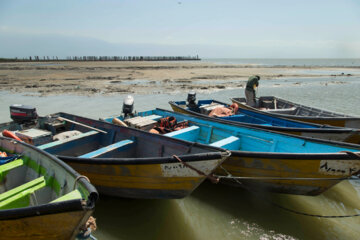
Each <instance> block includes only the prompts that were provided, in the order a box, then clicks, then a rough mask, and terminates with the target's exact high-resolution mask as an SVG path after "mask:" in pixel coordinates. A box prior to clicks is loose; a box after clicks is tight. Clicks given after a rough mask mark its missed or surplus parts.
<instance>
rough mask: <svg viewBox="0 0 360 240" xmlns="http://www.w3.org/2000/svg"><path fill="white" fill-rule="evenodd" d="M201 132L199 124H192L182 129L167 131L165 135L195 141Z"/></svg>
mask: <svg viewBox="0 0 360 240" xmlns="http://www.w3.org/2000/svg"><path fill="white" fill-rule="evenodd" d="M199 133H200V128H199V127H198V126H191V127H187V128H183V129H180V130H178V131H174V132H170V133H166V134H164V136H168V137H173V138H178V139H182V140H187V141H190V142H195V140H196V139H197V138H198V136H199Z"/></svg>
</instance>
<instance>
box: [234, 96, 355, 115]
mask: <svg viewBox="0 0 360 240" xmlns="http://www.w3.org/2000/svg"><path fill="white" fill-rule="evenodd" d="M262 97H274V98H276V99H280V100H282V101H287V100H283V99H281V98H278V97H276V96H262ZM237 99H240V98H230V100H231V101H232V102H235V103H237V104H239V105H244V106H246V109H247V110H250V111H254V112H259V113H263V111H260V110H258V109H256V108H253V107H251V106H248V105H246V104H243V103H241V102H239V101H238V100H237ZM287 102H289V101H287ZM289 103H291V104H293V105H298V106H300V107H301V106H304V107H307V108H311V107H308V106H305V105H301V104H298V103H293V102H289ZM312 109H316V110H320V111H321V109H320V108H312ZM323 110H324V111H327V112H332V111H329V110H326V109H323ZM332 113H335V114H340V115H343V116H334V117H322V116H320V117H316V116H298V115H291V114H279V113H268V114H271V115H274V116H277V117H283V118H292V119H295V120H298V121H301V119H306V120H319V119H321V120H336V121H340V120H360V117H356V116H351V115H347V114H342V113H336V112H332Z"/></svg>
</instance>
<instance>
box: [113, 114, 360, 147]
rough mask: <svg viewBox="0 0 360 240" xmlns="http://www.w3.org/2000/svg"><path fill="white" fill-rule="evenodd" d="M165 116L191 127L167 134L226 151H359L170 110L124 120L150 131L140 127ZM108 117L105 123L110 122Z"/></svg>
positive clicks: (167, 134)
mask: <svg viewBox="0 0 360 240" xmlns="http://www.w3.org/2000/svg"><path fill="white" fill-rule="evenodd" d="M164 117H175V118H176V120H177V122H178V123H181V122H188V127H186V128H183V129H180V130H176V131H173V132H170V133H165V134H164V135H166V136H169V137H173V138H179V139H183V140H187V141H194V142H198V143H202V144H208V145H211V146H216V147H221V148H225V149H227V150H240V151H254V152H271V153H275V152H276V153H336V152H339V151H344V150H346V151H359V150H360V149H358V148H344V147H341V146H337V145H335V144H324V143H319V142H316V141H310V140H307V139H302V138H297V137H292V136H290V135H283V134H277V133H274V132H268V131H263V130H260V129H251V128H246V127H239V126H235V125H229V124H223V123H219V122H209V121H207V120H205V119H200V118H196V117H192V116H189V115H184V114H178V113H175V112H170V111H167V110H161V109H156V110H150V111H145V112H139V113H138V115H137V117H135V119H136V120H137V121H136V122H135V123H132V122H131V119H122V120H124V122H125V123H127V124H128V125H129V126H130V127H134V128H140V129H143V130H144V129H148V127H147V126H144V125H142V124H141V121H140V119H141V118H143V120H145V122H147V123H148V122H149V121H148V120H149V119H151V120H152V121H153V123H152V124H151V126H154V125H155V124H156V121H157V120H159V119H161V118H164ZM111 120H112V118H107V119H106V121H109V122H110V121H111Z"/></svg>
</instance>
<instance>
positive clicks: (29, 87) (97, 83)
mask: <svg viewBox="0 0 360 240" xmlns="http://www.w3.org/2000/svg"><path fill="white" fill-rule="evenodd" d="M349 72H350V73H349ZM255 74H256V75H260V76H261V80H262V81H263V80H269V79H281V78H283V79H287V78H302V77H314V78H317V77H334V78H336V76H360V69H359V68H356V67H299V66H292V67H291V66H286V67H282V66H269V67H267V66H258V65H243V64H214V63H208V62H202V61H190V62H188V61H181V62H170V61H169V62H146V61H136V62H135V61H134V62H105V61H104V62H102V61H97V62H72V61H68V62H67V61H65V62H15V63H0V91H1V90H4V91H11V92H19V93H27V94H31V95H40V96H47V95H63V94H75V95H93V94H104V95H113V94H117V93H138V94H157V93H178V92H183V91H189V90H196V91H197V92H202V91H203V92H211V91H216V90H220V89H230V88H232V89H233V88H243V87H244V86H245V84H246V81H247V79H248V77H249V76H250V75H255Z"/></svg>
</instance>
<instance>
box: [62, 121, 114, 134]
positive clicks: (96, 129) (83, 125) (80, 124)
mask: <svg viewBox="0 0 360 240" xmlns="http://www.w3.org/2000/svg"><path fill="white" fill-rule="evenodd" d="M58 119H59V120H60V121H66V122H70V123H73V124H76V125H79V126H82V127H86V128H89V129H92V130H95V131H98V132H101V133H105V134H107V132H105V131H103V130H100V129H98V128H94V127H91V126H89V125H85V124H82V123H79V122H76V121H73V120H70V119H67V118H63V117H58Z"/></svg>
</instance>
